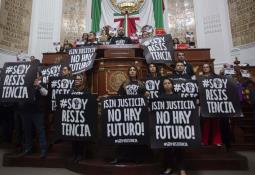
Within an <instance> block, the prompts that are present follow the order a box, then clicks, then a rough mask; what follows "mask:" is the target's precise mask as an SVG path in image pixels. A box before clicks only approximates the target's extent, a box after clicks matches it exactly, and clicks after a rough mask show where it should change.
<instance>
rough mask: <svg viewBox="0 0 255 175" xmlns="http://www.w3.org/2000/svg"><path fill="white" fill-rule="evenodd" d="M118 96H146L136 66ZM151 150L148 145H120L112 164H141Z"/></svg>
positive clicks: (130, 69)
mask: <svg viewBox="0 0 255 175" xmlns="http://www.w3.org/2000/svg"><path fill="white" fill-rule="evenodd" d="M118 95H121V96H130V95H145V86H144V84H143V83H142V81H140V80H139V78H138V69H137V68H136V67H135V66H130V67H129V68H128V79H127V80H126V81H124V82H123V83H122V85H121V86H120V88H119V90H118ZM148 150H149V148H148V146H147V145H119V146H117V150H116V157H115V159H114V160H113V161H112V162H111V163H112V164H117V163H119V162H135V163H140V162H143V161H144V160H145V156H147V155H148V154H147V153H148V152H149V151H148Z"/></svg>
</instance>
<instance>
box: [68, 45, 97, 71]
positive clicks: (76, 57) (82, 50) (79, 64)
mask: <svg viewBox="0 0 255 175" xmlns="http://www.w3.org/2000/svg"><path fill="white" fill-rule="evenodd" d="M95 58H96V47H95V46H86V47H79V48H76V49H70V50H69V59H68V65H69V66H70V67H71V68H72V74H78V73H81V72H85V71H87V70H89V69H91V68H93V64H94V61H95Z"/></svg>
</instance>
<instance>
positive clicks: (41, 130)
mask: <svg viewBox="0 0 255 175" xmlns="http://www.w3.org/2000/svg"><path fill="white" fill-rule="evenodd" d="M21 115H22V121H23V126H24V136H25V144H24V146H25V149H26V150H32V148H33V135H34V134H33V132H32V131H33V125H34V126H35V128H36V130H37V132H38V136H39V144H40V150H41V151H46V149H47V145H46V136H45V127H44V115H43V113H42V112H30V113H29V112H22V113H21Z"/></svg>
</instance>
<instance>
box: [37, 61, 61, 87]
mask: <svg viewBox="0 0 255 175" xmlns="http://www.w3.org/2000/svg"><path fill="white" fill-rule="evenodd" d="M61 67H62V65H61V64H54V65H50V66H41V68H40V70H41V73H42V82H43V83H44V84H48V81H49V77H59V76H60V74H61Z"/></svg>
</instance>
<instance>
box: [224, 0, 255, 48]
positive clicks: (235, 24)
mask: <svg viewBox="0 0 255 175" xmlns="http://www.w3.org/2000/svg"><path fill="white" fill-rule="evenodd" d="M228 7H229V17H230V24H231V32H232V38H233V45H234V46H240V45H246V44H249V43H253V42H255V1H254V0H228Z"/></svg>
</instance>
